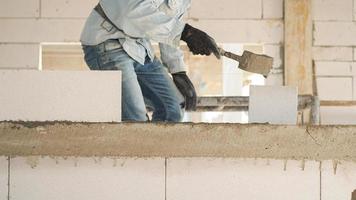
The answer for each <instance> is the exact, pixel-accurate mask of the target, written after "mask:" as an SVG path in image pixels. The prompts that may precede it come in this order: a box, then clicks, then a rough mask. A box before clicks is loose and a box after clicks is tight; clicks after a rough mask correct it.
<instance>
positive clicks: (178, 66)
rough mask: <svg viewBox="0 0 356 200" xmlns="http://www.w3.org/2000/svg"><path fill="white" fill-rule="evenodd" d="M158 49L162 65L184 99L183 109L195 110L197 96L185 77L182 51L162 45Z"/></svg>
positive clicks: (191, 84)
mask: <svg viewBox="0 0 356 200" xmlns="http://www.w3.org/2000/svg"><path fill="white" fill-rule="evenodd" d="M159 47H160V51H161V60H162V63H163V65H164V66H166V67H167V69H168V71H169V72H170V73H171V74H172V77H173V81H174V83H175V85H176V86H177V88H178V90H179V91H180V93H181V94H182V95H183V97H184V99H185V109H186V110H187V111H194V110H196V106H197V94H196V91H195V88H194V85H193V83H192V82H191V81H190V79H189V77H188V76H187V73H186V65H185V63H184V55H183V52H182V50H181V49H180V48H179V47H172V46H169V45H167V44H162V43H160V44H159Z"/></svg>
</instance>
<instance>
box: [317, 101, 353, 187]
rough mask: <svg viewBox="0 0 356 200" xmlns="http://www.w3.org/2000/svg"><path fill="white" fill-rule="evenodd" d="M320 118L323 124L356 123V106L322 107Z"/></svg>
mask: <svg viewBox="0 0 356 200" xmlns="http://www.w3.org/2000/svg"><path fill="white" fill-rule="evenodd" d="M320 119H321V124H322V125H356V120H355V119H356V106H354V107H350V106H345V107H342V106H338V107H329V106H328V107H321V108H320ZM355 189H356V188H355Z"/></svg>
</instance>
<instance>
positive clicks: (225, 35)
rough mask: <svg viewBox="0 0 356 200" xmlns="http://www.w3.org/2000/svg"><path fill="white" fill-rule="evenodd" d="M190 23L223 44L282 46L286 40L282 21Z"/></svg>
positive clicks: (205, 21) (191, 21)
mask: <svg viewBox="0 0 356 200" xmlns="http://www.w3.org/2000/svg"><path fill="white" fill-rule="evenodd" d="M246 2H247V1H246ZM188 23H190V24H192V25H193V26H195V27H197V28H200V29H202V30H204V31H206V32H208V33H209V34H210V35H211V36H212V37H213V38H215V39H216V40H217V41H218V42H221V43H253V44H256V43H267V44H280V43H283V40H284V29H283V27H284V24H283V21H282V20H198V21H195V20H189V21H188Z"/></svg>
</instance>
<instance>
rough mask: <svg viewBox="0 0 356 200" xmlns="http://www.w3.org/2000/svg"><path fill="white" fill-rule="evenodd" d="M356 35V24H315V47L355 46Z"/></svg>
mask: <svg viewBox="0 0 356 200" xmlns="http://www.w3.org/2000/svg"><path fill="white" fill-rule="evenodd" d="M335 2H337V1H335ZM355 35H356V23H354V22H315V23H314V45H315V46H355V45H356V37H355Z"/></svg>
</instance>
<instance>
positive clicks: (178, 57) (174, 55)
mask: <svg viewBox="0 0 356 200" xmlns="http://www.w3.org/2000/svg"><path fill="white" fill-rule="evenodd" d="M159 48H160V51H161V60H162V63H163V65H165V66H166V67H167V69H168V71H169V72H170V73H171V74H174V73H178V72H182V71H186V70H187V68H186V65H185V63H184V54H183V52H182V50H181V49H180V48H179V47H173V46H170V45H167V44H163V43H160V44H159Z"/></svg>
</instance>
